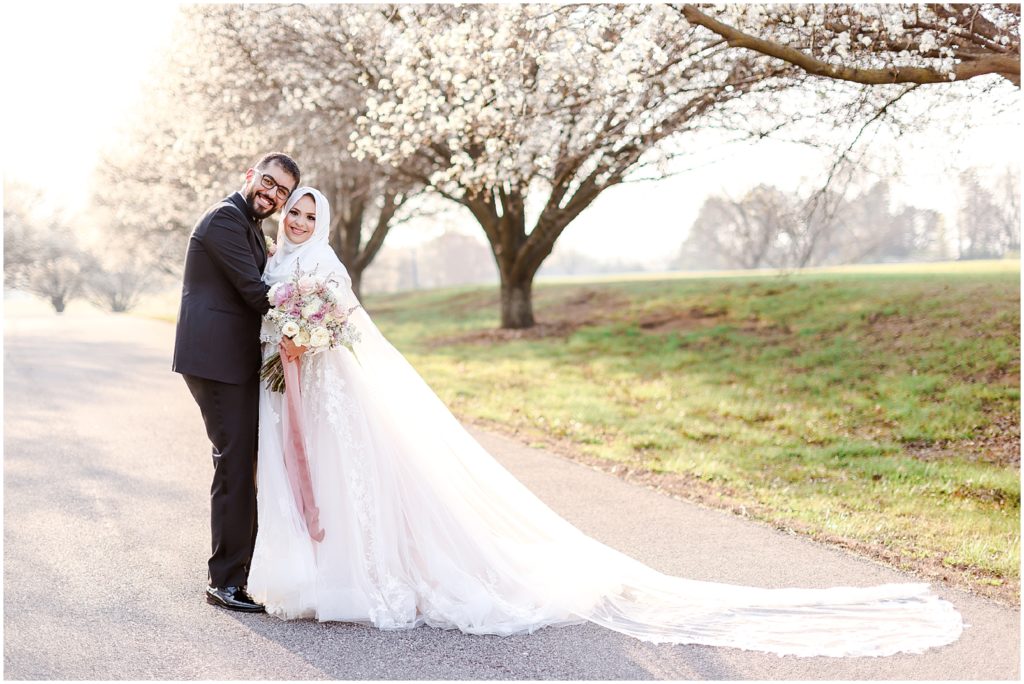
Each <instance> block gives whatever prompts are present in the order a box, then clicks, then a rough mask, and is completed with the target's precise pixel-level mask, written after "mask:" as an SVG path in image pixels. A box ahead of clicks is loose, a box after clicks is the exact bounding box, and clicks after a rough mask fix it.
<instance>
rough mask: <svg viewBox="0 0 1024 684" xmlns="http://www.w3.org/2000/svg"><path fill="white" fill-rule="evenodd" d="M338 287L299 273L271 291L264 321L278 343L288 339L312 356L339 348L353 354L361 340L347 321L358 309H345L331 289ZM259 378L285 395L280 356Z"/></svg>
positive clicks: (272, 359) (270, 360) (276, 355)
mask: <svg viewBox="0 0 1024 684" xmlns="http://www.w3.org/2000/svg"><path fill="white" fill-rule="evenodd" d="M337 286H338V281H337V280H335V279H333V278H330V277H328V278H317V277H316V275H315V274H312V273H311V274H306V275H301V274H300V273H299V272H298V270H297V269H296V272H295V275H294V276H292V279H291V280H288V281H284V282H280V283H277V284H275V285H274V286H273V287H271V288H270V292H268V293H267V298H268V299H269V300H270V304H271V308H270V311H268V312H267V313H266V314H265V315H264V317H263V319H264V320H265V321H267V322H269V323H271V324H272V325H273V326H274V327H275V329H276V330H277V333H278V335H277V336H276V338H277V341H278V342H279V341H280V340H281V339H282V338H284V337H289V338H291V340H292V341H293V342H294V343H295V344H296V345H299V346H301V347H309V352H308V353H311V354H316V353H317V352H321V351H323V350H325V349H333V348H336V347H340V346H344V347H347V348H348V349H349V350H350V351H352V350H353V345H354V344H355V343H356V342H358V341H359V339H360V338H359V331H358V330H356V328H355V326H353V325H352V324H351V323H350V322H349V320H348V317H349V314H351V313H352V312H353V311H355V310H356V309H358V308H359V305H358V304H357V305H356V306H353V307H352V308H350V309H346V308H345V307H344V306H342V304H341V303H340V302H339V301H338V299H337V297H336V296H335V294H334V290H333V289H332V287H337ZM260 378H261V379H262V380H264V381H266V383H267V387H268V388H269V389H270V390H271V391H273V392H283V391H284V386H285V380H284V367H283V365H282V363H281V354H280V352H275V353H274V355H273V356H271V357H270V358H268V359H267V360H266V362H264V364H263V367H262V368H261V369H260Z"/></svg>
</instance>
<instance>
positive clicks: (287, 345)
mask: <svg viewBox="0 0 1024 684" xmlns="http://www.w3.org/2000/svg"><path fill="white" fill-rule="evenodd" d="M281 348H282V349H283V350H284V354H285V356H287V357H288V360H289V361H295V360H296V359H298V358H299V357H300V356H302V355H303V354H304V353H305V352H306V348H305V347H300V346H298V345H297V344H295V343H294V342H292V338H290V337H283V338H281Z"/></svg>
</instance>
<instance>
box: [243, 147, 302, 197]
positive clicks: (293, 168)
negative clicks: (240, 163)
mask: <svg viewBox="0 0 1024 684" xmlns="http://www.w3.org/2000/svg"><path fill="white" fill-rule="evenodd" d="M267 164H277V165H278V166H280V167H281V168H282V169H284V170H285V172H287V173H288V175H289V176H292V177H293V178H294V179H295V187H296V188H297V187H299V181H300V180H301V179H302V174H301V173H299V165H298V164H296V163H295V160H294V159H292V158H291V157H289V156H288V155H287V154H285V153H284V152H271V153H270V154H268V155H266V156H264V157H263V159H260V160H259V161H258V162H256V166H254V167H253V168H254V169H256V170H257V171H262V170H263V169H265V168H267ZM292 189H293V190H294V189H295V188H292Z"/></svg>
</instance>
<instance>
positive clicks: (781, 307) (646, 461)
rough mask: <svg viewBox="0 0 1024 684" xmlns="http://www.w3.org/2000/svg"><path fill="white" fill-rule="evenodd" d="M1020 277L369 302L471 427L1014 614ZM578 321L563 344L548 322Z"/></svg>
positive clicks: (1011, 272)
mask: <svg viewBox="0 0 1024 684" xmlns="http://www.w3.org/2000/svg"><path fill="white" fill-rule="evenodd" d="M1019 278H1020V276H1019V265H1018V264H1017V263H1016V262H1010V263H1009V264H1008V263H1007V262H994V263H990V264H988V265H987V266H986V265H985V264H979V263H973V264H964V265H960V264H955V265H945V266H944V267H935V266H929V267H927V268H924V267H919V266H910V267H905V268H900V267H882V268H876V269H870V268H869V269H861V270H860V271H859V272H857V271H856V270H853V269H846V270H844V269H835V270H831V271H823V272H802V273H799V274H794V275H791V276H787V277H777V276H772V275H757V276H750V275H740V276H734V277H716V278H707V277H698V278H688V277H673V278H665V279H661V280H653V279H635V280H621V281H618V282H615V281H590V282H579V281H576V282H561V283H551V282H539V283H537V284H536V285H535V287H534V301H535V312H536V316H537V319H538V321H539V322H540V323H541V324H543V325H542V326H540V330H541V332H543V331H545V330H547V331H549V332H552V330H553V333H552V334H546V335H544V334H536V333H527V334H525V335H522V336H519V337H517V336H515V335H512V334H506V333H504V332H496V331H495V329H496V328H497V325H498V308H497V302H498V300H497V293H496V288H494V287H483V288H457V289H449V290H439V291H429V292H416V293H404V294H397V295H386V296H376V297H368V298H367V308H368V309H369V310H370V311H371V314H372V315H373V316H374V319H375V320H376V321H377V323H378V324H379V325H380V327H381V329H382V330H383V331H384V333H385V334H386V335H387V336H388V337H389V339H391V340H392V341H393V342H394V343H395V345H396V346H397V347H398V348H399V349H400V350H401V351H402V352H403V353H405V354H406V355H407V357H408V358H409V360H410V361H411V362H412V363H413V364H414V365H415V366H416V368H417V369H418V370H419V371H420V372H421V373H422V375H423V376H424V378H425V379H426V380H427V382H429V383H430V384H431V386H432V387H433V388H434V389H435V390H436V391H437V392H438V394H439V395H440V396H441V398H442V399H444V400H445V401H446V403H447V404H448V405H449V406H450V407H451V408H452V410H453V411H454V412H455V413H456V414H458V415H459V416H460V417H462V418H464V419H469V420H474V421H478V422H481V423H484V424H488V425H491V426H494V427H499V428H501V429H505V430H507V431H514V432H516V433H518V435H519V436H520V437H521V438H522V439H524V441H527V442H537V443H547V444H555V443H557V444H558V445H561V446H562V447H565V448H566V449H568V450H569V451H570V452H571V453H575V454H579V455H581V456H584V457H589V458H592V459H601V460H602V461H606V462H620V463H623V464H628V465H629V466H630V467H631V468H634V469H636V468H641V469H643V470H646V471H649V472H651V473H655V474H663V475H666V476H669V477H671V476H680V477H683V478H685V481H687V482H691V483H698V484H697V485H695V486H699V487H700V488H703V489H704V490H707V491H712V492H719V493H721V494H722V496H723V501H728V502H729V506H731V507H734V508H735V507H737V506H739V507H742V508H743V509H744V510H747V511H748V513H749V514H750V515H752V516H754V517H757V518H760V519H762V520H766V521H769V522H772V523H774V524H776V525H779V526H783V527H789V528H791V529H795V530H798V531H800V532H803V533H806V534H810V535H812V536H816V537H818V538H823V539H830V540H832V541H836V542H838V543H843V544H845V545H847V546H851V547H854V548H857V549H859V550H862V551H866V552H868V553H871V554H872V555H875V556H877V557H882V558H886V559H888V560H890V561H891V562H893V563H895V564H897V565H900V566H902V567H908V568H913V569H917V570H921V571H922V572H925V573H927V572H929V569H931V572H932V574H933V575H936V573H937V575H936V576H941V575H942V574H943V573H947V574H951V575H953V576H955V577H959V578H961V579H962V578H967V580H966V581H968V582H969V583H970V584H971V585H972V586H975V587H982V588H983V587H985V586H988V587H995V588H998V591H997V593H999V595H1001V596H1003V597H1004V598H1005V597H1007V596H1012V597H1013V598H1014V599H1015V600H1019V592H1018V591H1017V589H1016V587H1017V586H1018V580H1019V558H1020V551H1019V549H1020V536H1019V529H1020V473H1019V441H1018V440H1019V429H1020V424H1019V415H1020V413H1019V412H1020V383H1019V378H1020V335H1019V333H1020V284H1019ZM566 321H568V322H569V323H571V325H569V327H568V328H567V329H561V330H559V329H557V328H555V329H553V328H552V324H556V323H560V322H561V323H565V322H566Z"/></svg>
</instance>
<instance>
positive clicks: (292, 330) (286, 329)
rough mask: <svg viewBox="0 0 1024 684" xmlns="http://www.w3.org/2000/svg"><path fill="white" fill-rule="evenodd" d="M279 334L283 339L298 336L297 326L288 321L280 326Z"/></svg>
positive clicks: (293, 322)
mask: <svg viewBox="0 0 1024 684" xmlns="http://www.w3.org/2000/svg"><path fill="white" fill-rule="evenodd" d="M281 334H282V335H284V336H285V337H295V336H296V335H298V334H299V324H298V323H296V322H295V321H288V322H287V323H285V324H284V325H283V326H281Z"/></svg>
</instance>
